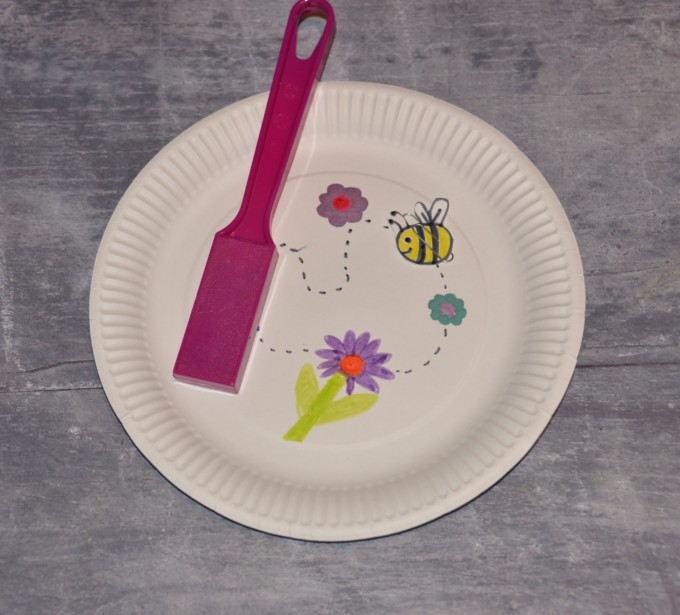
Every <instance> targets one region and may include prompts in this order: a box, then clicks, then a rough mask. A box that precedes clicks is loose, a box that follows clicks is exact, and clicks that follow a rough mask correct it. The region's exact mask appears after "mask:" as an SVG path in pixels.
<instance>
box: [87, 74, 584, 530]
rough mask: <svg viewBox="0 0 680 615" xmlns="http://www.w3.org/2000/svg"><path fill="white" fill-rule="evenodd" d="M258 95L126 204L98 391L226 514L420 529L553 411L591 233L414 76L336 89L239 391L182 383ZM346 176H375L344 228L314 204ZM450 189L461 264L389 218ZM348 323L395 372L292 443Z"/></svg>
mask: <svg viewBox="0 0 680 615" xmlns="http://www.w3.org/2000/svg"><path fill="white" fill-rule="evenodd" d="M265 104H266V95H265V94H262V95H259V96H255V97H253V98H250V99H247V100H244V101H242V102H240V103H237V104H234V105H231V106H229V107H227V108H225V109H223V110H221V111H219V112H217V113H215V114H214V115H211V116H210V117H208V118H206V119H204V120H202V121H200V122H199V123H197V124H196V125H195V126H193V127H191V128H190V129H189V130H187V131H186V132H184V133H183V134H181V135H180V136H179V137H178V138H176V139H175V140H174V141H172V143H170V144H169V145H168V146H167V147H165V148H164V149H163V150H162V151H161V152H160V153H159V154H158V155H157V156H156V157H155V158H154V159H153V160H152V161H151V162H150V163H149V164H148V165H147V166H146V168H144V170H143V171H142V172H141V173H140V174H139V176H138V177H137V178H136V179H135V181H134V182H133V183H132V185H131V186H130V188H129V190H128V191H127V192H126V193H125V195H124V196H123V198H122V200H121V202H120V203H119V205H118V207H117V208H116V210H115V212H114V214H113V216H112V218H111V221H110V223H109V225H108V227H107V229H106V232H105V234H104V238H103V239H102V242H101V246H100V249H99V253H98V255H97V261H96V265H95V269H94V275H93V281H92V290H91V297H90V324H91V332H92V342H93V346H94V354H95V358H96V362H97V367H98V369H99V374H100V377H101V380H102V383H103V386H104V389H105V391H106V394H107V396H108V398H109V400H110V402H111V405H112V407H113V409H114V411H115V412H116V414H117V415H118V417H119V419H120V420H121V422H122V424H123V426H124V427H125V429H126V430H127V432H128V434H129V435H130V437H131V438H132V440H133V441H134V443H135V444H136V445H137V446H138V447H139V449H140V450H141V451H142V453H143V454H144V455H145V456H146V457H147V458H148V459H149V460H150V461H151V463H153V464H154V465H155V466H156V468H158V470H159V471H160V472H161V473H162V474H163V475H164V476H165V477H166V478H167V479H168V480H170V481H171V482H172V483H173V484H175V485H176V486H177V487H179V488H180V489H181V490H182V491H184V492H185V493H187V494H188V495H190V496H191V497H193V498H194V499H196V500H197V501H199V502H201V503H202V504H204V505H205V506H207V507H209V508H211V509H213V510H215V511H216V512H218V513H220V514H222V515H224V516H226V517H228V518H230V519H233V520H235V521H237V522H240V523H243V524H245V525H248V526H250V527H253V528H257V529H260V530H263V531H266V532H272V533H275V534H280V535H284V536H292V537H296V538H304V539H311V540H353V539H360V538H368V537H375V536H381V535H385V534H390V533H393V532H397V531H400V530H405V529H407V528H412V527H414V526H417V525H419V524H422V523H424V522H426V521H429V520H431V519H434V518H436V517H438V516H440V515H443V514H445V513H448V512H450V511H452V510H454V509H455V508H457V507H459V506H461V505H463V504H465V503H466V502H469V501H470V500H471V499H473V498H474V497H475V496H477V495H479V494H480V493H482V492H483V491H484V490H486V489H487V488H489V487H490V486H491V485H493V484H494V483H495V482H496V481H498V480H499V479H500V478H501V477H502V476H503V475H504V474H506V473H507V472H508V471H509V470H510V469H511V468H512V467H513V466H514V465H515V464H516V463H517V462H518V461H519V460H520V459H521V458H522V457H523V456H524V455H525V454H526V453H527V452H528V451H529V449H530V448H531V446H532V445H533V444H534V442H535V441H536V440H537V439H538V437H539V436H540V434H541V432H542V431H543V430H544V429H545V427H546V425H547V424H548V421H549V420H550V418H551V416H552V415H553V413H554V411H555V409H556V408H557V406H558V404H559V402H560V400H561V398H562V396H563V395H564V392H565V390H566V388H567V385H568V383H569V380H570V378H571V376H572V373H573V370H574V367H575V362H576V356H577V353H578V350H579V347H580V343H581V337H582V333H583V325H584V307H585V294H584V283H583V272H582V265H581V261H580V258H579V253H578V248H577V245H576V241H575V239H574V236H573V233H572V231H571V228H570V226H569V222H568V220H567V218H566V216H565V214H564V211H563V210H562V208H561V206H560V204H559V202H558V200H557V198H556V196H555V195H554V193H553V192H552V190H551V189H550V187H549V186H548V184H547V183H546V181H545V180H544V179H543V177H542V176H541V175H540V173H539V172H538V171H537V170H536V168H535V167H534V166H533V165H532V164H531V163H530V162H529V161H528V160H527V158H525V157H524V156H523V155H522V154H521V153H520V152H519V151H518V150H517V148H516V147H514V146H513V145H512V144H511V143H510V142H509V141H508V140H507V139H506V138H505V137H503V136H502V135H501V134H500V133H498V132H497V131H496V130H494V129H493V128H491V127H490V126H488V125H487V124H485V123H484V122H482V121H481V120H479V119H478V118H476V117H474V116H472V115H470V114H469V113H466V112H465V111H462V110H461V109H458V108H456V107H454V106H451V105H449V104H447V103H444V102H442V101H439V100H436V99H434V98H430V97H428V96H425V95H422V94H419V93H416V92H411V91H407V90H403V89H399V88H394V87H387V86H383V85H373V84H366V83H326V84H323V85H321V86H320V87H319V89H318V90H317V93H316V97H315V102H314V105H313V107H312V110H311V112H310V115H309V118H308V121H307V125H306V128H305V132H304V135H303V138H302V140H301V143H300V147H299V150H298V153H297V156H296V159H295V162H294V165H293V168H292V169H291V172H290V176H289V179H288V182H287V184H286V187H285V189H284V192H283V195H282V198H281V201H280V204H279V207H278V211H277V213H276V216H275V220H274V224H273V229H274V237H275V240H276V241H277V243H279V244H281V247H280V249H279V254H280V258H279V263H278V269H277V272H276V276H275V280H274V283H273V285H272V287H271V290H270V293H269V296H268V300H267V306H266V308H265V311H264V315H263V317H262V321H261V330H260V333H259V335H260V339H259V341H258V342H256V344H255V347H254V352H253V353H252V355H251V357H250V361H249V364H248V367H247V371H246V374H245V378H244V381H243V386H242V390H241V392H240V393H239V394H238V395H230V394H227V393H220V392H216V391H211V390H206V389H202V388H199V387H195V386H191V385H186V384H181V383H178V382H175V381H174V380H173V378H172V374H171V373H172V366H173V363H174V360H175V357H176V354H177V350H178V348H179V344H180V340H181V337H182V334H183V332H184V327H185V325H186V321H187V318H188V315H189V312H190V310H191V306H192V303H193V299H194V295H195V292H196V289H197V287H198V282H199V279H200V275H201V272H202V269H203V266H204V263H205V260H206V258H207V251H208V248H209V246H210V243H211V239H212V235H213V234H214V232H215V231H216V230H218V229H219V228H221V227H223V226H224V225H225V224H226V223H227V222H228V221H229V220H230V219H231V218H232V217H233V215H234V214H235V212H236V209H237V208H238V206H239V204H240V200H241V195H242V192H243V189H244V187H245V181H246V177H247V173H248V168H249V165H250V160H251V157H252V152H253V150H254V146H255V141H256V138H257V134H258V132H259V126H260V122H261V118H262V114H263V111H264V106H265ZM333 184H339V185H341V186H344V187H345V188H347V187H354V188H358V189H360V190H361V194H362V196H363V197H364V198H366V199H367V201H368V207H367V208H366V210H365V211H364V212H363V213H362V218H361V220H359V221H358V222H347V223H346V224H344V225H343V226H340V227H336V226H333V225H331V224H330V223H329V219H328V218H325V217H322V216H321V215H320V214H319V213H318V212H317V207H318V205H319V204H320V203H321V200H320V198H321V195H323V194H325V193H327V191H328V190H327V189H328V187H329V186H331V185H333ZM335 196H337V194H336V195H335ZM350 196H351V194H350ZM331 197H333V195H331ZM331 197H324V198H325V199H326V200H327V199H328V198H331ZM353 198H356V193H354V196H353ZM437 198H443V199H447V200H448V201H449V204H450V207H449V209H448V214H447V216H446V219H445V220H444V222H443V226H444V228H445V229H446V231H439V230H438V231H437V233H441V234H442V241H444V240H445V235H446V233H450V235H451V236H452V238H453V255H454V258H453V260H448V261H442V262H440V263H438V266H434V265H432V264H430V265H427V264H415V263H413V262H411V261H410V260H408V259H407V258H405V257H404V256H402V254H401V253H400V251H399V249H398V247H397V243H396V240H395V235H396V233H395V232H394V231H393V228H392V227H391V225H390V224H388V219H389V218H390V217H392V218H395V217H396V219H398V220H399V221H400V222H401V225H402V226H405V224H406V223H405V221H404V219H403V218H401V217H400V216H395V215H393V214H391V212H393V211H397V212H399V213H401V214H408V213H412V212H413V211H414V208H415V206H416V203H417V202H419V201H420V202H422V203H424V204H425V205H426V206H428V207H429V206H430V205H431V204H432V202H433V201H434V200H435V199H437ZM322 200H323V199H322ZM350 200H351V199H350ZM342 204H343V203H342V201H339V202H336V205H339V206H342ZM345 205H347V202H345ZM407 221H408V223H410V224H411V226H417V225H416V223H415V220H414V219H412V218H408V217H407ZM395 229H396V227H395ZM421 230H422V229H421ZM418 232H419V231H418V229H415V228H414V229H412V230H411V231H410V233H412V234H413V233H415V234H416V236H417V233H418ZM423 232H426V231H423ZM284 244H285V245H284ZM440 256H445V250H444V249H443V248H442V249H441V254H440ZM428 258H429V257H428ZM429 259H430V260H436V258H435V259H431V258H429ZM451 295H453V297H451ZM461 301H462V302H464V308H463V303H461ZM454 312H455V314H454ZM463 314H465V315H464V318H461V317H462V315H463ZM440 321H441V322H440ZM348 330H353V331H355V332H356V333H357V334H359V333H361V332H364V331H366V332H369V333H370V335H371V337H372V338H380V339H381V340H382V342H381V346H380V351H381V352H387V353H391V355H392V356H391V358H390V359H389V360H388V361H387V362H385V363H384V366H385V367H386V368H388V369H390V370H391V371H392V373H393V374H394V375H395V377H394V379H391V380H387V379H377V380H376V381H377V382H379V384H380V392H379V396H378V399H377V401H375V399H374V400H373V401H374V402H375V405H374V406H373V407H372V408H371V409H370V410H368V411H367V412H365V413H363V414H360V415H357V416H353V417H351V418H348V419H346V420H342V421H336V422H332V423H328V424H317V425H316V426H315V427H314V428H313V429H312V430H311V431H310V432H309V434H308V435H307V437H306V438H305V439H304V441H301V442H291V441H287V440H284V438H283V436H284V434H286V433H287V432H288V430H289V429H290V428H291V426H292V425H293V424H295V423H296V421H297V420H298V416H297V413H296V412H297V411H296V381H297V379H298V375H299V374H300V372H301V369H302V367H303V366H304V365H305V364H311V366H312V367H311V368H308V369H307V376H308V377H309V376H310V373H311V372H313V373H314V375H315V376H316V378H317V379H318V380H319V382H320V385H321V386H323V385H324V383H326V382H328V379H327V378H322V377H321V372H322V371H323V369H319V368H317V365H318V364H319V363H320V362H321V361H322V359H319V358H318V357H317V356H316V355H315V351H316V350H318V349H322V348H327V344H326V342H325V341H324V338H325V336H327V335H334V336H336V337H339V338H342V336H343V335H344V334H345V332H346V331H348ZM366 358H367V357H366ZM360 367H361V365H359V368H360ZM367 392H368V391H366V390H364V389H362V388H361V387H360V386H357V388H356V389H355V391H354V393H353V395H358V394H359V393H367ZM345 397H346V393H345V389H343V390H342V391H341V392H340V393H339V394H338V396H337V399H338V400H340V399H344V398H345ZM354 399H358V398H354ZM341 405H342V404H341ZM328 408H330V406H328Z"/></svg>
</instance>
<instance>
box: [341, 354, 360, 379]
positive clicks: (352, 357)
mask: <svg viewBox="0 0 680 615" xmlns="http://www.w3.org/2000/svg"><path fill="white" fill-rule="evenodd" d="M340 369H341V370H342V371H343V372H345V374H347V375H348V376H358V375H359V374H360V373H361V372H363V371H364V360H363V359H362V358H361V357H360V356H359V355H358V354H348V355H347V356H346V357H342V359H340Z"/></svg>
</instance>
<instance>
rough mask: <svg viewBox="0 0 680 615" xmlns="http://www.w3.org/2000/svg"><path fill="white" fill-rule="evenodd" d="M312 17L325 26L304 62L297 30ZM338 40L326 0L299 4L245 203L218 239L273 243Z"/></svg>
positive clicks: (283, 47) (288, 28)
mask: <svg viewBox="0 0 680 615" xmlns="http://www.w3.org/2000/svg"><path fill="white" fill-rule="evenodd" d="M312 16H316V17H323V18H324V19H325V20H326V26H325V28H324V31H323V33H322V35H321V38H320V39H319V42H318V43H317V45H316V48H315V49H314V51H313V52H312V54H311V55H310V56H309V57H307V58H305V59H301V58H299V57H298V56H297V53H296V47H297V29H298V26H299V25H300V23H301V22H302V21H303V20H304V19H306V18H308V17H312ZM334 35H335V16H334V14H333V8H332V7H331V5H330V4H329V3H328V2H327V1H326V0H299V1H298V2H296V3H295V5H294V6H293V8H292V9H291V12H290V17H289V18H288V25H287V26H286V32H285V34H284V36H283V43H282V44H281V52H280V53H279V59H278V62H277V64H276V70H275V72H274V79H273V81H272V87H271V90H270V93H269V100H268V101H267V108H266V109H265V112H264V119H263V120H262V128H261V129H260V136H259V138H258V140H257V146H256V148H255V155H254V157H253V164H252V166H251V168H250V175H249V176H248V183H247V184H246V190H245V193H244V196H243V202H242V203H241V208H240V209H239V212H238V214H237V215H236V217H235V218H234V220H232V222H231V223H230V224H229V225H228V226H226V227H225V228H224V229H222V230H221V231H220V232H219V233H218V234H220V235H229V236H232V237H237V238H239V239H243V240H246V241H253V242H256V243H268V244H272V243H273V242H272V238H271V229H270V224H271V218H272V215H273V213H274V208H275V206H276V204H277V202H278V200H279V195H280V194H281V190H282V188H283V185H284V183H285V181H286V177H287V175H288V170H289V168H290V164H291V162H292V160H293V155H294V153H295V149H296V147H297V143H298V139H299V137H300V133H301V132H302V126H303V125H304V120H305V116H306V115H307V111H308V109H309V103H310V101H311V99H312V94H313V92H314V88H315V86H316V84H317V82H318V81H319V79H320V77H321V73H322V71H323V68H324V65H325V64H326V58H327V57H328V52H329V51H330V48H331V43H332V42H333V36H334Z"/></svg>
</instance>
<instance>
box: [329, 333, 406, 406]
mask: <svg viewBox="0 0 680 615" xmlns="http://www.w3.org/2000/svg"><path fill="white" fill-rule="evenodd" d="M324 340H325V342H326V344H328V346H329V348H323V349H321V350H317V351H316V354H317V355H318V356H320V357H321V358H322V359H324V361H323V362H322V363H319V365H318V366H317V367H318V368H319V369H323V370H324V371H323V372H322V373H321V377H322V378H328V377H329V376H332V375H333V374H337V373H341V374H342V375H343V376H346V378H347V395H351V394H352V392H353V391H354V386H355V384H359V385H361V386H362V387H364V388H365V389H368V390H369V391H372V392H373V393H377V392H378V391H379V390H380V387H379V386H378V383H377V382H376V380H375V378H376V377H377V378H384V379H385V380H392V379H393V378H394V374H393V373H392V372H391V371H390V370H389V369H386V368H385V367H383V363H386V362H387V361H389V360H390V359H391V358H392V355H391V354H389V353H387V352H378V347H379V346H380V340H379V339H375V340H371V336H370V334H369V333H368V332H366V333H362V334H361V335H360V336H359V337H357V336H356V335H355V334H354V331H351V330H350V331H347V333H345V338H344V339H343V340H339V339H338V338H337V337H335V336H333V335H327V336H326V337H325V338H324Z"/></svg>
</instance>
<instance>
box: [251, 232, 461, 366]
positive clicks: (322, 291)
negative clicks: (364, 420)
mask: <svg viewBox="0 0 680 615" xmlns="http://www.w3.org/2000/svg"><path fill="white" fill-rule="evenodd" d="M364 223H366V224H370V223H371V220H370V219H366V220H364ZM383 228H384V229H387V230H390V227H389V226H383ZM353 230H354V229H352V228H349V229H347V238H346V239H345V243H344V251H343V253H342V256H343V261H344V263H345V264H344V265H343V273H344V281H343V283H342V284H341V285H340V286H337V287H336V288H334V289H333V290H330V291H329V290H328V289H320V288H315V287H314V286H312V283H311V282H310V276H309V275H308V273H307V271H306V269H305V259H304V258H303V257H302V256H300V255H299V254H300V252H302V251H303V250H304V247H302V248H292V247H289V246H288V245H287V244H286V243H280V244H279V247H280V248H286V249H287V250H288V251H289V252H291V253H292V254H295V255H297V260H298V262H299V263H300V265H301V271H300V276H301V278H302V281H303V283H304V284H305V288H306V289H307V291H308V292H310V293H318V294H319V295H328V294H332V293H334V292H341V291H342V290H343V289H344V288H345V287H346V286H347V284H349V283H350V281H351V276H350V270H349V262H350V249H351V245H352V240H351V237H350V236H351V234H352V231H353ZM435 267H436V269H437V271H438V273H439V277H440V279H441V281H442V283H443V288H444V290H445V291H446V290H448V285H447V284H446V279H445V277H444V272H443V271H442V270H441V268H440V267H439V264H437V265H435ZM257 331H258V332H259V331H260V327H259V326H258V328H257ZM442 332H443V337H444V338H446V337H447V336H448V331H447V329H446V327H442ZM259 343H261V344H262V345H264V346H267V343H266V342H265V340H264V338H262V337H260V338H259ZM441 349H442V348H441V346H440V345H439V346H437V347H436V348H435V349H434V351H432V353H431V354H430V355H429V358H428V359H427V360H425V361H424V362H422V363H418V365H416V366H412V367H408V368H406V369H404V368H401V369H395V370H394V372H395V373H397V374H411V373H413V372H414V371H416V370H417V369H418V368H420V367H427V366H428V365H430V364H431V363H432V361H433V360H434V359H435V358H436V357H437V355H439V353H440V352H441ZM269 351H270V352H281V353H282V354H285V355H296V354H298V353H299V352H303V353H309V352H310V349H309V348H307V347H306V346H302V347H301V348H300V349H299V350H294V349H291V348H285V347H274V346H269Z"/></svg>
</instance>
